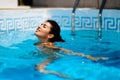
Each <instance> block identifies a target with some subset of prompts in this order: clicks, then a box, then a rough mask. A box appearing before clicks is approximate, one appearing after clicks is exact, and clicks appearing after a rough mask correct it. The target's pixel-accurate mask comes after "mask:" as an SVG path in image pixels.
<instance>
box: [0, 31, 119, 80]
mask: <svg viewBox="0 0 120 80" xmlns="http://www.w3.org/2000/svg"><path fill="white" fill-rule="evenodd" d="M75 33H76V35H74V36H73V35H71V31H70V30H62V33H61V35H62V36H63V38H64V39H65V40H66V42H64V43H56V45H57V46H60V47H64V48H67V49H71V50H73V51H76V52H80V53H84V54H89V55H92V56H104V57H108V58H109V60H106V61H102V60H100V61H92V60H89V59H86V58H84V57H78V56H75V55H71V56H68V55H65V54H62V53H58V54H57V55H59V56H61V57H60V58H58V59H56V60H54V61H53V62H52V63H51V64H49V65H48V66H47V69H48V70H54V71H57V72H59V73H62V74H65V75H69V76H71V77H72V78H73V80H75V79H77V80H119V79H120V46H119V45H120V43H119V42H120V38H119V37H120V33H118V32H114V31H103V34H102V40H99V39H98V37H97V31H96V30H77V31H76V32H75ZM111 36H114V37H111ZM36 41H37V38H36V37H35V36H34V30H32V31H12V32H9V33H4V34H0V67H1V68H0V80H38V79H40V80H70V79H66V78H62V77H58V76H56V75H54V74H43V73H41V72H38V71H37V70H36V69H35V65H36V64H37V63H40V62H41V61H42V60H44V58H45V56H44V55H42V53H40V52H39V50H38V49H37V47H36V46H34V45H33V44H34V43H35V42H36Z"/></svg>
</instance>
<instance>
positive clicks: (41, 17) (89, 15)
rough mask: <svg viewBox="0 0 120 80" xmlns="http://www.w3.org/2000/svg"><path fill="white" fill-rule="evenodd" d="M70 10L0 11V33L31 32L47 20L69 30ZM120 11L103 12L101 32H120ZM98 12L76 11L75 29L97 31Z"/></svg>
mask: <svg viewBox="0 0 120 80" xmlns="http://www.w3.org/2000/svg"><path fill="white" fill-rule="evenodd" d="M71 12H72V9H68V10H67V9H56V10H55V9H49V10H45V9H35V10H0V32H4V31H13V30H31V29H35V28H36V27H37V26H38V25H39V24H41V23H42V22H43V21H45V20H47V19H53V20H56V21H57V22H58V23H59V25H60V26H61V27H62V29H66V28H67V29H71V24H72V22H71V17H72V15H71V14H72V13H71ZM119 14H120V11H119V10H104V11H103V17H102V20H103V24H102V29H103V30H114V31H118V32H120V15H119ZM97 16H98V10H79V9H78V10H77V11H76V14H75V27H76V28H77V29H89V30H93V29H94V30H95V29H98V26H97V23H98V17H97Z"/></svg>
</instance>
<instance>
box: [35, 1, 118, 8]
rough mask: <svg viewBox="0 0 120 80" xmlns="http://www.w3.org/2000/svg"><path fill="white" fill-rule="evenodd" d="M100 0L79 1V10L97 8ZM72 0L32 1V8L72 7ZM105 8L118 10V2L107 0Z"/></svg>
mask: <svg viewBox="0 0 120 80" xmlns="http://www.w3.org/2000/svg"><path fill="white" fill-rule="evenodd" d="M98 1H99V5H100V3H101V1H102V0H80V3H79V6H78V7H79V8H98ZM73 4H74V0H33V7H69V8H71V7H73ZM105 8H115V9H120V0H107V3H106V6H105Z"/></svg>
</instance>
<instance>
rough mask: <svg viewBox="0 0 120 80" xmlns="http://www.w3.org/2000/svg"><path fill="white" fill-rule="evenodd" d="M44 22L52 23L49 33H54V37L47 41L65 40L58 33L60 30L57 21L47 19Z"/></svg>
mask: <svg viewBox="0 0 120 80" xmlns="http://www.w3.org/2000/svg"><path fill="white" fill-rule="evenodd" d="M46 22H49V23H50V24H51V25H52V27H51V30H50V32H49V33H50V34H53V35H54V37H53V38H51V39H50V40H49V41H50V42H65V41H64V40H63V39H62V37H61V35H60V31H61V30H60V26H59V25H58V23H57V22H56V21H54V20H47V21H46Z"/></svg>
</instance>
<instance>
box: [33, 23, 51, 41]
mask: <svg viewBox="0 0 120 80" xmlns="http://www.w3.org/2000/svg"><path fill="white" fill-rule="evenodd" d="M51 27H52V25H51V24H50V23H49V22H44V23H42V24H41V25H39V26H38V28H37V29H36V31H35V35H36V36H38V37H40V38H44V39H45V38H48V35H49V32H50V30H51Z"/></svg>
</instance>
